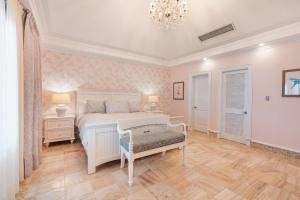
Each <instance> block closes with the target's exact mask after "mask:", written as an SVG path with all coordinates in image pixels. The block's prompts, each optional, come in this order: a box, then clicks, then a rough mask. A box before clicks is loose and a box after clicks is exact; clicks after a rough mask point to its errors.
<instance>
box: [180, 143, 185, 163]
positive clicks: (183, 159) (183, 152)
mask: <svg viewBox="0 0 300 200" xmlns="http://www.w3.org/2000/svg"><path fill="white" fill-rule="evenodd" d="M181 151H182V165H183V166H184V165H185V146H183V147H182V150H181Z"/></svg>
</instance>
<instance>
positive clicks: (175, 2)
mask: <svg viewBox="0 0 300 200" xmlns="http://www.w3.org/2000/svg"><path fill="white" fill-rule="evenodd" d="M149 12H150V16H151V18H152V19H153V20H154V22H156V23H158V24H159V25H161V26H163V27H164V28H165V29H169V27H170V25H173V24H178V23H180V22H181V21H182V19H183V17H184V16H185V15H186V13H187V2H186V0H152V2H151V3H150V9H149Z"/></svg>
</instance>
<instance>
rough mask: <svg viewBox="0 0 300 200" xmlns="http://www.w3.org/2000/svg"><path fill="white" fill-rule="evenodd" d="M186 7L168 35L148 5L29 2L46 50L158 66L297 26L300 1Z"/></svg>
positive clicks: (119, 0) (197, 1)
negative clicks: (62, 48) (63, 46)
mask: <svg viewBox="0 0 300 200" xmlns="http://www.w3.org/2000/svg"><path fill="white" fill-rule="evenodd" d="M187 1H188V8H189V10H188V15H187V16H186V18H185V20H184V21H183V23H181V24H180V25H177V26H175V27H173V28H171V29H170V30H164V29H162V28H161V27H159V26H158V25H157V24H154V23H153V22H152V20H151V18H150V17H149V14H148V7H149V2H150V0H77V1H74V0H32V2H33V3H32V4H33V7H34V11H35V14H36V18H37V21H38V24H39V25H40V29H42V30H41V33H42V37H44V38H45V39H44V42H45V43H47V42H48V43H47V44H50V43H51V42H50V40H51V38H52V40H53V38H55V40H56V43H55V42H54V43H55V44H57V45H59V44H60V43H61V42H60V41H65V42H66V41H67V42H69V43H68V44H70V42H72V45H73V46H74V45H75V44H84V45H89V46H92V47H94V49H95V48H101V50H102V51H105V50H107V51H111V52H112V53H111V54H113V53H115V55H116V56H117V57H118V55H121V54H122V52H123V53H124V52H126V53H127V54H128V55H130V56H131V57H132V58H138V57H141V58H148V59H149V61H150V60H152V61H154V60H155V61H157V62H159V61H164V62H166V61H172V60H176V59H178V58H184V57H186V56H190V55H193V54H196V53H198V54H199V53H201V52H205V51H207V50H209V49H212V48H216V47H219V46H222V45H226V44H230V43H232V42H234V41H240V40H243V39H247V38H249V37H253V36H255V35H257V34H261V33H263V32H266V31H270V30H273V29H276V28H279V27H283V26H286V25H289V24H293V23H298V22H300V12H299V9H300V1H299V0H244V1H241V0H187ZM229 23H233V24H234V26H235V28H236V30H235V31H233V32H231V33H226V34H224V35H222V36H218V37H216V38H213V39H210V40H207V41H205V42H200V41H199V39H198V36H200V35H202V34H205V33H207V32H210V31H212V30H214V29H217V28H219V27H222V26H224V25H227V24H229ZM298 26H299V24H298ZM47 38H48V39H49V41H47ZM67 42H66V43H67ZM263 42H264V41H263ZM55 44H54V45H55ZM52 45H53V44H52ZM78 49H80V48H78ZM116 52H117V53H116ZM117 54H118V55H117ZM120 57H122V56H120Z"/></svg>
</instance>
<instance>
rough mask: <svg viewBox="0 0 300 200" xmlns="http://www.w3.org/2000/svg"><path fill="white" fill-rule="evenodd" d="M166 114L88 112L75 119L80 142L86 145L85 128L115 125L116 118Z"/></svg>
mask: <svg viewBox="0 0 300 200" xmlns="http://www.w3.org/2000/svg"><path fill="white" fill-rule="evenodd" d="M156 116H157V117H159V116H166V115H163V114H159V113H146V112H135V113H105V114H101V113H88V114H85V115H83V116H82V117H80V118H79V119H78V120H77V126H78V128H79V131H80V137H81V141H82V144H83V145H84V146H85V147H86V146H87V141H88V135H87V132H88V131H87V129H88V128H92V127H98V126H101V125H112V126H115V125H116V124H117V121H118V120H123V119H141V118H148V117H149V118H150V117H156Z"/></svg>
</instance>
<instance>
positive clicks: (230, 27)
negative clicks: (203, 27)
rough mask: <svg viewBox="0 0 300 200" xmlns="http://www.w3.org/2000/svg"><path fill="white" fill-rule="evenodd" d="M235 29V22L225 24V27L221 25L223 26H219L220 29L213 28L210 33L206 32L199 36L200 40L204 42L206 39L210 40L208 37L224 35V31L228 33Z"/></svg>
mask: <svg viewBox="0 0 300 200" xmlns="http://www.w3.org/2000/svg"><path fill="white" fill-rule="evenodd" d="M233 30H234V26H233V24H228V25H226V26H223V27H221V28H218V29H216V30H213V31H211V32H209V33H206V34H204V35H201V36H199V40H200V41H201V42H204V41H205V40H208V39H211V38H214V37H217V36H219V35H222V34H224V33H227V32H229V31H233Z"/></svg>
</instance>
